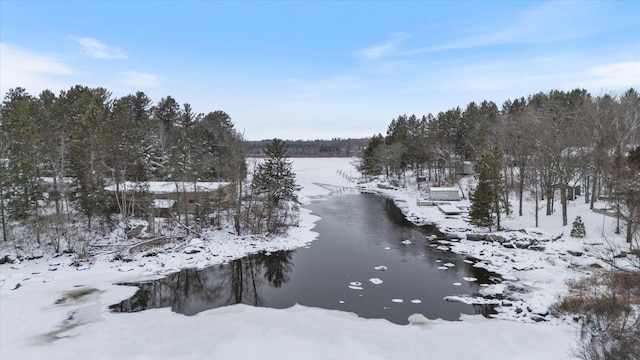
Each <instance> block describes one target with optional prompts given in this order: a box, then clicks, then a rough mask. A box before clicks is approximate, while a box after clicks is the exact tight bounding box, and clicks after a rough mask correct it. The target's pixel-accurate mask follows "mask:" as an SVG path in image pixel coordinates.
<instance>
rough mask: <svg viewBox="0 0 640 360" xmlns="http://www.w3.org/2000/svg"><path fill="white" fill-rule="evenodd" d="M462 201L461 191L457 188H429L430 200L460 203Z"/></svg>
mask: <svg viewBox="0 0 640 360" xmlns="http://www.w3.org/2000/svg"><path fill="white" fill-rule="evenodd" d="M460 199H462V196H460V189H458V188H455V187H432V188H429V200H431V201H458V200H460Z"/></svg>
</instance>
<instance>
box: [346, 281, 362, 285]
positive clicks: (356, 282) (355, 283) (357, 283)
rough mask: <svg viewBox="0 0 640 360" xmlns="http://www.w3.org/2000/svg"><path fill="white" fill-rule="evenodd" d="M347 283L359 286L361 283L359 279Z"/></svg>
mask: <svg viewBox="0 0 640 360" xmlns="http://www.w3.org/2000/svg"><path fill="white" fill-rule="evenodd" d="M349 285H353V286H360V285H362V283H361V282H359V281H352V282H350V283H349Z"/></svg>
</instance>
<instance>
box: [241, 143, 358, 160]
mask: <svg viewBox="0 0 640 360" xmlns="http://www.w3.org/2000/svg"><path fill="white" fill-rule="evenodd" d="M270 142H271V140H259V141H248V142H247V144H248V147H249V150H250V154H251V155H252V156H260V155H262V154H263V149H264V148H265V147H266V146H267V144H269V143H270ZM368 142H369V139H367V138H363V139H339V138H334V139H331V140H285V144H286V146H287V150H288V151H289V156H293V157H352V156H357V155H359V154H360V152H362V150H363V149H364V148H365V147H366V146H367V143H368Z"/></svg>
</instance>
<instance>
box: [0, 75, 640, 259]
mask: <svg viewBox="0 0 640 360" xmlns="http://www.w3.org/2000/svg"><path fill="white" fill-rule="evenodd" d="M639 114H640V96H639V95H638V92H637V91H636V90H634V89H629V90H628V91H626V92H624V93H623V94H620V95H615V94H602V95H599V96H593V95H591V94H590V93H588V92H587V91H586V90H583V89H574V90H571V91H559V90H553V91H549V92H547V93H542V92H540V93H537V94H533V95H528V96H527V97H526V98H525V97H520V98H516V99H514V100H507V101H505V102H504V103H503V104H502V106H501V107H498V106H497V105H496V104H495V103H493V102H491V101H483V102H481V103H480V104H476V103H475V102H471V103H469V104H468V105H466V107H465V108H464V109H462V108H460V107H456V108H453V109H449V110H446V111H442V112H439V113H437V114H436V115H433V114H428V115H422V116H421V117H418V116H416V115H410V116H407V115H400V116H398V117H397V118H395V119H392V120H391V123H390V124H389V126H388V129H387V131H386V134H385V135H384V136H383V135H382V134H377V135H374V136H372V137H371V138H368V139H332V140H326V141H324V140H315V141H302V140H300V141H286V142H285V141H281V140H277V139H276V140H274V141H261V142H251V143H249V142H247V141H245V140H244V139H243V136H242V134H241V133H239V132H238V131H237V130H236V129H235V128H234V124H233V122H232V120H231V116H230V115H229V114H227V113H225V112H224V111H221V110H217V111H212V112H209V113H207V114H196V113H194V111H193V109H192V108H191V106H190V105H189V103H184V104H182V105H180V104H179V103H178V102H177V101H176V100H175V99H174V98H172V97H171V96H166V97H164V98H162V99H161V100H160V101H159V102H158V103H157V104H153V102H152V100H151V99H149V97H148V96H147V95H146V94H144V93H143V92H137V93H136V94H132V95H127V96H124V97H120V98H114V97H113V96H112V94H111V93H110V92H109V91H108V90H106V89H104V88H89V87H85V86H80V85H77V86H74V87H72V88H71V89H69V90H67V91H61V92H60V94H58V95H56V94H54V93H53V92H51V91H49V90H45V91H43V92H42V93H40V94H39V95H38V96H32V95H30V94H29V93H27V91H26V90H25V89H22V88H16V89H12V90H10V91H9V92H8V93H7V94H6V95H5V97H4V100H3V102H2V108H1V111H0V115H1V118H0V121H1V122H0V129H1V133H0V135H1V136H0V159H1V160H2V166H0V171H1V173H0V194H1V195H2V196H0V200H2V201H1V202H0V205H1V215H2V216H1V218H2V229H3V233H2V237H3V239H4V240H5V241H7V240H9V239H10V238H12V237H13V238H15V237H16V235H20V234H13V232H15V231H18V232H23V233H25V232H26V233H28V234H33V237H35V238H36V239H37V242H38V243H40V242H41V238H43V237H44V238H45V240H44V241H51V238H56V239H59V238H61V237H62V238H65V240H64V242H66V243H69V244H71V243H73V242H74V241H76V240H72V239H70V237H73V236H74V235H73V234H76V235H75V236H76V237H77V236H80V235H78V234H80V233H82V232H81V231H71V230H72V229H78V228H82V229H84V230H88V231H93V232H95V233H96V234H100V233H105V232H106V231H108V230H109V229H110V228H112V227H113V226H115V225H116V224H117V223H118V222H119V221H122V220H126V219H132V218H142V219H149V218H152V217H154V216H155V215H154V211H153V209H152V203H151V200H150V198H149V197H148V196H146V194H147V192H148V184H149V183H150V182H154V181H164V182H172V183H175V184H176V186H175V188H176V192H178V194H177V200H178V201H177V206H176V207H175V208H172V209H171V211H172V212H173V214H174V215H177V216H174V217H175V218H176V219H177V223H178V226H182V227H184V229H185V231H187V232H189V231H193V232H195V233H198V232H199V230H200V229H202V228H203V227H208V226H216V227H219V226H221V224H222V223H228V224H233V228H234V231H235V232H236V233H237V234H244V233H260V232H270V233H273V232H279V231H283V230H284V229H285V228H286V226H284V225H285V224H289V223H292V222H294V221H295V220H294V219H295V216H296V215H295V214H296V211H297V205H296V204H295V200H296V196H295V193H296V191H295V190H296V189H297V185H296V183H295V174H293V173H292V171H291V164H290V162H288V161H287V157H288V156H290V155H300V156H302V155H306V156H323V155H332V156H338V155H340V156H352V155H355V154H357V158H358V159H359V161H358V163H357V167H358V169H359V170H360V171H361V173H362V174H363V176H365V177H371V176H376V175H381V174H382V175H386V176H387V177H396V178H399V179H402V177H403V176H404V174H406V173H407V171H408V170H413V171H412V172H411V173H413V174H416V176H417V177H418V180H423V181H426V182H428V183H429V184H430V185H435V186H438V185H453V184H455V180H456V178H457V175H458V173H459V172H460V171H461V169H462V166H463V164H464V163H465V162H472V163H473V164H475V168H476V172H477V175H476V176H477V178H478V189H477V190H478V191H476V193H475V194H473V198H472V200H473V203H472V205H474V206H475V208H474V209H472V213H471V215H472V221H473V222H474V223H475V224H476V225H481V226H493V225H496V227H497V228H500V215H501V213H505V214H507V215H508V214H510V213H515V212H517V213H518V214H519V215H521V214H522V207H523V205H522V204H523V198H524V197H525V196H530V197H531V198H533V199H534V200H535V201H536V203H537V202H538V201H542V200H543V199H551V200H553V198H554V196H559V198H560V204H561V207H562V215H563V217H562V221H563V225H566V224H567V223H568V219H567V215H566V207H567V201H568V199H570V198H571V197H572V194H575V191H576V189H578V188H579V189H580V191H584V193H585V195H586V196H585V199H586V200H587V201H589V202H590V203H591V207H593V204H594V202H595V201H596V200H597V199H608V200H612V202H613V203H614V204H615V207H616V209H615V212H616V214H617V216H618V217H619V219H620V221H622V222H624V223H625V224H627V225H628V226H626V227H625V228H626V232H627V240H628V241H629V242H631V239H632V238H633V236H634V234H635V233H636V232H637V227H638V225H637V218H638V212H640V205H638V203H640V201H639V200H638V197H639V195H638V194H639V193H640V184H639V183H638V181H639V180H638V176H637V169H638V161H639V160H638V158H639V155H638V153H639V151H638V141H639V133H638V132H639V128H640V119H639V116H640V115H639ZM263 149H264V150H263ZM261 152H264V153H263V154H262V156H265V157H267V158H268V160H267V161H265V162H264V163H262V164H260V165H254V168H252V169H249V168H248V166H250V165H248V162H247V157H248V156H250V155H256V156H257V155H260V154H259V153H261ZM248 173H255V176H253V180H254V181H248V176H247V174H248ZM274 178H275V180H274ZM199 182H219V183H224V184H227V185H229V186H224V187H221V188H220V189H219V190H218V191H216V195H215V196H213V197H206V198H201V195H202V194H199V192H200V190H199V187H198V185H197V184H198V183H199ZM132 184H134V185H132ZM187 184H192V185H193V186H189V185H187ZM107 187H108V189H110V190H107ZM180 193H181V194H180ZM510 193H516V194H517V198H518V204H512V203H510V201H509V196H508V195H509V194H510ZM187 198H189V199H188V200H189V203H191V204H192V205H193V204H195V205H196V211H195V213H193V212H189V211H188V209H189V206H188V205H187V204H186V200H187ZM182 203H185V204H184V205H182ZM545 204H546V209H545V211H546V214H551V212H553V211H554V209H553V208H552V206H553V201H547V202H545ZM537 212H538V206H536V217H537ZM190 221H191V223H190ZM620 228H621V229H622V227H620ZM22 235H24V234H22ZM94 236H98V235H94ZM56 248H57V250H58V251H59V250H60V249H59V246H56Z"/></svg>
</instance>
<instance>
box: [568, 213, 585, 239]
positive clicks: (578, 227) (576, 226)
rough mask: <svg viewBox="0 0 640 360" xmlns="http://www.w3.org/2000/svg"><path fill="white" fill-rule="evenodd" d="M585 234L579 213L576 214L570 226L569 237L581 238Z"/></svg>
mask: <svg viewBox="0 0 640 360" xmlns="http://www.w3.org/2000/svg"><path fill="white" fill-rule="evenodd" d="M586 235H587V230H586V229H585V227H584V222H582V218H581V217H580V215H578V216H576V219H575V220H574V221H573V226H572V228H571V237H577V238H583V237H585V236H586Z"/></svg>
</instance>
